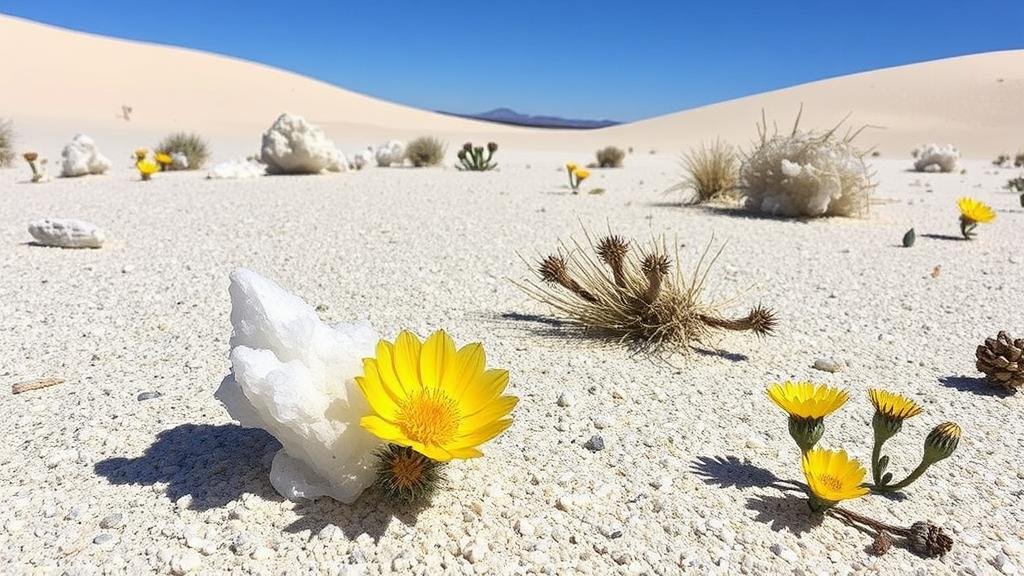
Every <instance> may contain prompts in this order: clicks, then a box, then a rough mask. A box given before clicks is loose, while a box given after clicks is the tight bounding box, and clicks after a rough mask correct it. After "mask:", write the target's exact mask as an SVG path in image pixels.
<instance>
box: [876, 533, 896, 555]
mask: <svg viewBox="0 0 1024 576" xmlns="http://www.w3.org/2000/svg"><path fill="white" fill-rule="evenodd" d="M889 548H892V537H890V536H889V535H888V534H887V533H886V532H885V531H884V530H880V531H879V532H878V533H877V534H875V540H874V541H873V542H872V543H871V552H872V553H873V554H874V555H875V556H882V555H883V554H885V553H886V552H888V551H889Z"/></svg>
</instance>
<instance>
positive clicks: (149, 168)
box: [135, 160, 160, 180]
mask: <svg viewBox="0 0 1024 576" xmlns="http://www.w3.org/2000/svg"><path fill="white" fill-rule="evenodd" d="M135 167H136V168H138V169H139V174H141V175H142V179H143V180H148V179H149V177H150V176H152V175H153V174H156V173H157V172H159V171H160V166H158V165H157V164H156V163H155V162H150V161H149V160H139V161H138V162H136V163H135Z"/></svg>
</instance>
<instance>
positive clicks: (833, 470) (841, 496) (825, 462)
mask: <svg viewBox="0 0 1024 576" xmlns="http://www.w3.org/2000/svg"><path fill="white" fill-rule="evenodd" d="M803 469H804V477H805V478H807V487H808V488H810V489H811V495H812V507H813V508H816V509H821V508H828V507H830V506H832V505H834V504H836V503H837V502H841V501H843V500H851V499H853V498H860V497H861V496H864V495H865V494H867V493H868V492H870V490H869V489H868V488H867V487H866V486H864V485H863V484H864V474H865V470H864V467H863V466H861V465H860V462H857V461H856V460H854V459H852V458H850V457H849V456H847V454H846V450H825V449H823V448H814V449H813V450H809V451H807V452H806V453H804V457H803ZM815 499H816V500H817V502H814V500H815Z"/></svg>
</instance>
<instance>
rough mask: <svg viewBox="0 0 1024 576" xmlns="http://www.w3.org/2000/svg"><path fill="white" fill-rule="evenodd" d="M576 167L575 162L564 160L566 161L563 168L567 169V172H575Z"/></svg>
mask: <svg viewBox="0 0 1024 576" xmlns="http://www.w3.org/2000/svg"><path fill="white" fill-rule="evenodd" d="M576 168H578V166H577V165H576V163H575V162H566V163H565V169H566V170H567V171H568V172H569V173H570V174H572V173H573V172H575V171H576Z"/></svg>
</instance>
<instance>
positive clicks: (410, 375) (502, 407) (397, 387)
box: [356, 330, 519, 462]
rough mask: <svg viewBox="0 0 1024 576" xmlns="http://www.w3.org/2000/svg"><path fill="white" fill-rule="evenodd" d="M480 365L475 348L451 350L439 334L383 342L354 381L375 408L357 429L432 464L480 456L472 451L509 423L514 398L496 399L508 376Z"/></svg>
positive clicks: (452, 345) (409, 335)
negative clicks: (430, 460)
mask: <svg viewBox="0 0 1024 576" xmlns="http://www.w3.org/2000/svg"><path fill="white" fill-rule="evenodd" d="M485 360H486V358H485V356H484V349H483V346H481V345H480V344H479V343H475V344H468V345H466V346H464V347H462V348H461V349H459V350H456V349H455V343H454V342H453V341H452V339H451V337H450V336H448V334H446V333H445V332H444V330H438V331H437V332H434V333H433V334H431V335H430V337H428V338H427V340H426V341H425V342H423V343H420V340H419V338H417V337H416V335H414V334H413V333H412V332H408V331H403V332H402V333H401V334H399V335H398V338H397V339H396V340H395V343H394V344H392V343H391V342H388V341H386V340H381V341H380V343H378V344H377V355H376V357H375V358H367V359H365V360H363V375H362V376H360V377H357V378H356V382H357V383H358V384H359V388H360V389H361V390H362V391H363V395H364V396H366V400H367V401H368V402H369V404H370V408H371V410H372V411H373V414H371V415H369V416H364V417H363V418H362V421H361V424H362V426H363V428H366V429H367V430H369V431H370V432H371V433H372V434H374V435H375V436H377V437H378V438H381V439H382V440H384V441H386V442H390V443H392V444H398V445H400V446H408V447H410V448H412V449H413V450H415V451H417V452H419V453H420V454H423V455H424V456H426V457H427V458H430V459H432V460H438V461H442V462H444V461H448V460H451V459H453V458H475V457H477V456H482V455H483V453H482V452H480V450H478V449H477V447H478V446H480V445H481V444H483V443H485V442H487V441H489V440H491V439H492V438H494V437H495V436H497V435H498V434H501V433H502V432H504V431H505V429H506V428H508V427H509V425H510V424H512V419H511V418H507V416H508V415H509V413H510V412H511V411H512V408H514V407H515V405H516V402H518V401H519V399H518V398H516V397H514V396H502V392H504V390H505V386H506V385H507V384H508V372H507V371H505V370H496V369H491V370H485V369H484V365H485Z"/></svg>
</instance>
